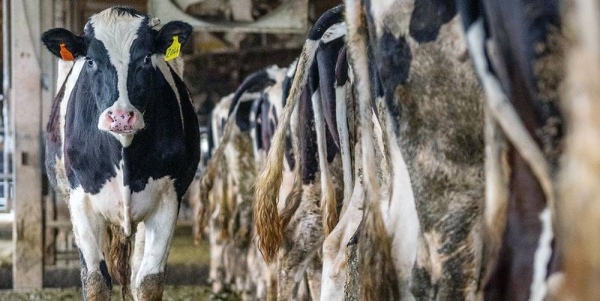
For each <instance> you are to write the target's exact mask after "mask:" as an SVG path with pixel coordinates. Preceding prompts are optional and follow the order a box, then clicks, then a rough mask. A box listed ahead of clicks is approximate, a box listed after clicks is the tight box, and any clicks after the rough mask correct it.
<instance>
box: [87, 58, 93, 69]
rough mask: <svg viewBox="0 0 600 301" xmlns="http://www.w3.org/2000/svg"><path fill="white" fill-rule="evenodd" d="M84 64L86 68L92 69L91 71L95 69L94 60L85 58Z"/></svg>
mask: <svg viewBox="0 0 600 301" xmlns="http://www.w3.org/2000/svg"><path fill="white" fill-rule="evenodd" d="M85 64H86V66H87V67H88V68H92V69H95V68H96V62H94V60H92V59H91V58H89V57H86V58H85Z"/></svg>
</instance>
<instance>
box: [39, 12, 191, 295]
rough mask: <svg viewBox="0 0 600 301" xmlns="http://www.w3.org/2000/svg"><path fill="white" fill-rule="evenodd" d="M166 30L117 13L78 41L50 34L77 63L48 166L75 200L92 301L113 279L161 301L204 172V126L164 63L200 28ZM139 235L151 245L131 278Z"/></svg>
mask: <svg viewBox="0 0 600 301" xmlns="http://www.w3.org/2000/svg"><path fill="white" fill-rule="evenodd" d="M158 22H159V21H158V19H156V18H151V17H149V16H146V15H142V14H140V13H138V12H136V11H134V10H132V9H129V8H122V7H113V8H109V9H106V10H104V11H102V12H100V13H98V14H95V15H93V16H92V17H91V18H90V19H89V21H88V23H87V24H86V26H85V30H84V33H83V34H82V35H80V36H77V35H75V34H73V33H71V32H70V31H68V30H66V29H61V28H58V29H52V30H49V31H47V32H45V33H44V34H43V35H42V41H43V42H44V44H45V45H46V47H47V48H48V49H49V50H50V52H52V53H53V54H55V55H57V56H59V57H61V54H62V57H63V58H65V52H70V54H71V55H70V56H71V57H72V58H74V60H75V62H74V66H73V68H72V69H71V71H70V72H69V74H68V76H67V78H66V80H65V83H64V84H63V85H62V87H61V88H60V91H59V92H58V94H57V96H56V98H55V100H54V105H53V108H52V113H51V116H50V121H49V123H48V127H47V132H48V133H47V141H46V167H47V172H48V177H49V179H50V181H51V183H52V185H53V186H54V187H55V188H56V189H57V190H58V191H60V192H62V193H64V194H68V204H69V209H70V212H71V220H72V223H73V231H74V233H75V239H76V242H77V246H78V248H79V251H80V258H81V268H82V273H81V280H82V284H83V288H84V289H83V294H84V298H85V299H92V300H108V299H109V297H110V296H109V295H110V289H111V287H112V285H111V276H112V277H115V278H117V280H118V281H119V282H120V283H121V284H122V285H123V294H126V293H127V291H126V288H127V286H128V283H129V281H131V283H132V293H133V295H134V297H135V298H136V299H139V300H160V299H161V298H162V291H163V287H164V275H165V274H164V273H165V265H166V261H167V257H168V254H169V247H170V243H171V238H172V235H173V230H174V228H175V223H176V219H177V213H178V208H179V202H180V200H181V198H182V196H183V194H184V193H185V192H186V189H187V188H188V186H189V184H190V182H191V181H192V180H193V178H194V173H195V171H196V168H197V166H198V161H199V155H200V152H199V132H198V121H197V118H196V115H195V113H194V110H193V107H192V104H191V102H190V97H189V94H188V91H187V89H186V87H185V84H184V83H183V81H182V80H181V78H180V76H179V75H178V74H177V71H176V70H174V69H173V68H171V67H170V65H169V64H168V63H167V62H166V61H165V52H166V51H167V49H169V48H173V44H174V43H175V41H178V42H180V43H181V44H183V43H185V42H186V41H187V39H188V38H189V36H190V34H191V31H192V28H191V26H190V25H188V24H186V23H183V22H178V21H173V22H169V23H168V24H166V25H164V26H163V27H162V28H161V29H160V31H157V30H154V29H153V26H155V25H157V24H158ZM66 58H69V56H68V55H67V56H66ZM142 225H143V226H142ZM138 226H139V227H140V228H144V229H145V231H144V232H142V231H141V229H140V228H137V229H138V233H137V235H136V240H138V238H140V239H143V238H144V236H145V242H144V243H143V244H142V243H140V244H137V243H136V246H137V245H139V246H140V247H136V248H135V250H134V252H135V254H134V256H133V257H134V261H136V260H137V261H138V262H134V263H133V266H134V270H133V271H132V273H131V271H130V269H129V257H130V252H131V241H130V238H131V236H132V235H133V234H134V233H136V227H138ZM109 227H110V230H111V231H110V232H111V233H112V239H111V243H110V244H111V246H110V248H109V249H108V254H107V253H103V247H105V246H103V244H104V243H103V237H104V234H105V232H106V230H107V228H109ZM105 256H108V257H109V259H105ZM105 260H107V261H109V262H108V265H109V266H112V267H113V269H112V272H111V274H112V275H109V272H108V270H107V264H106V262H105ZM130 273H131V276H129V275H130ZM129 277H131V279H129Z"/></svg>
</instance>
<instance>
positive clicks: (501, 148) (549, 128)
mask: <svg viewBox="0 0 600 301" xmlns="http://www.w3.org/2000/svg"><path fill="white" fill-rule="evenodd" d="M458 3H459V8H460V13H461V17H462V19H463V24H464V28H465V29H464V30H465V35H466V40H467V42H468V46H469V52H470V55H471V57H472V58H473V62H474V65H475V67H476V70H477V74H478V76H479V78H480V82H481V85H482V86H483V88H484V90H485V93H486V103H487V106H486V107H487V111H488V114H487V115H488V117H487V118H486V145H487V153H486V185H487V187H486V189H487V190H488V192H487V200H486V204H485V215H484V217H485V218H484V221H483V226H484V229H485V232H484V235H485V236H484V238H485V241H484V243H485V250H484V256H485V257H484V258H485V263H484V264H485V265H486V266H485V270H484V273H482V279H481V282H482V284H483V285H485V299H486V300H544V298H546V297H550V298H551V297H552V296H555V295H556V293H557V291H558V289H559V286H560V279H561V278H562V276H561V273H560V271H561V270H562V267H561V266H562V264H561V256H560V248H557V247H558V246H560V244H556V243H555V231H556V226H557V224H556V221H557V219H556V216H557V211H556V209H557V208H558V207H557V206H556V204H555V203H556V202H555V199H556V198H555V190H556V184H555V174H556V172H557V170H558V169H559V157H560V156H561V154H562V140H563V117H562V114H561V112H560V110H559V109H560V108H559V99H560V91H559V87H560V85H561V83H562V81H563V77H564V73H563V68H564V67H563V66H564V65H563V64H564V63H563V61H564V54H563V52H564V50H563V48H564V37H563V34H562V30H561V26H562V25H561V23H562V22H561V16H560V5H559V1H537V0H533V1H526V3H523V1H504V2H503V3H502V4H499V3H497V2H494V1H486V0H481V1H471V0H465V1H459V2H458ZM574 178H577V177H574ZM565 201H566V202H568V203H570V202H571V201H572V200H570V199H568V200H565Z"/></svg>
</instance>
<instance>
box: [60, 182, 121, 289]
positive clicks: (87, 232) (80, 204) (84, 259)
mask: <svg viewBox="0 0 600 301" xmlns="http://www.w3.org/2000/svg"><path fill="white" fill-rule="evenodd" d="M88 202H89V199H88V198H87V197H86V195H85V193H84V192H83V190H81V189H77V190H74V191H73V192H72V193H71V195H70V198H69V210H70V213H71V221H72V223H73V233H74V234H75V242H76V243H77V247H78V248H79V258H80V259H81V284H82V292H83V299H84V300H86V301H92V300H97V301H101V300H110V290H111V288H112V283H111V279H110V275H109V273H108V269H107V266H106V262H105V261H104V255H103V254H102V245H103V237H104V231H105V229H106V228H105V227H106V225H105V224H104V222H103V221H102V219H100V217H99V216H98V215H96V214H94V213H93V212H92V211H91V208H90V206H89V204H88Z"/></svg>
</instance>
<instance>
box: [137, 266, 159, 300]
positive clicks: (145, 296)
mask: <svg viewBox="0 0 600 301" xmlns="http://www.w3.org/2000/svg"><path fill="white" fill-rule="evenodd" d="M164 286H165V274H164V273H158V274H151V275H147V276H146V277H144V279H143V280H142V283H140V286H138V288H137V293H136V294H137V297H138V298H137V299H138V300H140V301H142V300H143V301H155V300H158V301H160V300H162V294H163V290H164Z"/></svg>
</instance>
